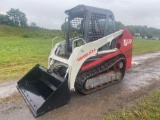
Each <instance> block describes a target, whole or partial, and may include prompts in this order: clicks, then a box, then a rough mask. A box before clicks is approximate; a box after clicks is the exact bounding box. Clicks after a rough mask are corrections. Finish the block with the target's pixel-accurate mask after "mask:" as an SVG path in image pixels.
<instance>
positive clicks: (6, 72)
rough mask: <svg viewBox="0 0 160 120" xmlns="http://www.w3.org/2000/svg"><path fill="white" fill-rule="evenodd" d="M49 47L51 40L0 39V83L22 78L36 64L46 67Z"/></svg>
mask: <svg viewBox="0 0 160 120" xmlns="http://www.w3.org/2000/svg"><path fill="white" fill-rule="evenodd" d="M57 42H60V41H59V40H55V41H54V43H53V44H55V43H57ZM51 47H52V39H51V38H50V39H42V38H20V37H0V68H1V69H0V81H2V80H6V79H15V78H17V77H22V76H23V75H24V74H25V73H26V72H27V71H29V70H30V69H31V68H32V67H33V66H34V65H35V64H37V63H39V64H41V65H43V66H45V67H47V60H48V56H49V54H50V50H51Z"/></svg>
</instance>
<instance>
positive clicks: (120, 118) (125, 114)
mask: <svg viewBox="0 0 160 120" xmlns="http://www.w3.org/2000/svg"><path fill="white" fill-rule="evenodd" d="M159 98H160V89H159V90H156V91H154V92H152V93H150V94H149V95H147V96H145V97H143V98H141V99H140V101H139V102H138V103H137V104H136V105H134V106H132V107H130V108H128V109H127V108H124V109H122V110H119V111H117V112H115V113H113V114H110V115H107V116H106V117H104V118H103V120H159V119H160V99H159Z"/></svg>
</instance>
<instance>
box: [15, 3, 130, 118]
mask: <svg viewBox="0 0 160 120" xmlns="http://www.w3.org/2000/svg"><path fill="white" fill-rule="evenodd" d="M65 13H66V14H67V15H68V17H67V18H66V19H65V23H64V24H63V27H62V29H63V30H64V31H65V32H66V40H65V41H63V42H59V43H57V44H56V45H55V46H54V48H52V50H51V53H50V55H49V58H48V68H47V69H46V68H44V67H42V66H41V65H39V64H37V65H35V66H34V67H33V68H32V69H31V70H30V71H29V72H28V73H27V74H26V75H25V76H24V77H22V78H21V79H20V80H19V81H18V83H17V89H18V90H19V92H20V93H21V95H22V96H23V98H24V99H25V101H26V102H27V104H28V106H29V107H30V109H31V111H32V113H33V114H34V116H35V117H37V116H39V115H41V114H43V113H45V112H47V111H49V110H51V109H56V108H58V107H61V106H63V105H65V104H67V103H68V102H69V100H70V92H71V91H74V90H75V91H77V92H80V93H82V94H90V93H92V92H95V91H97V90H100V89H102V88H104V87H107V86H109V85H112V84H115V83H118V82H120V81H121V80H122V79H123V77H124V75H125V71H126V70H128V69H129V68H130V67H131V61H132V45H133V37H132V35H131V33H130V31H129V30H128V29H127V28H125V29H122V30H119V31H116V30H115V19H114V15H113V13H112V12H111V11H110V10H106V9H101V8H95V7H90V6H86V5H78V6H76V7H74V8H72V9H69V10H66V11H65Z"/></svg>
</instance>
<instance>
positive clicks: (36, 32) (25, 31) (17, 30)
mask: <svg viewBox="0 0 160 120" xmlns="http://www.w3.org/2000/svg"><path fill="white" fill-rule="evenodd" d="M63 35H64V34H63V33H62V32H61V31H60V30H48V29H42V28H29V27H28V28H24V27H17V26H8V25H0V37H22V38H53V37H56V36H63Z"/></svg>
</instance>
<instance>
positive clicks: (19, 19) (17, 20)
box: [7, 8, 28, 27]
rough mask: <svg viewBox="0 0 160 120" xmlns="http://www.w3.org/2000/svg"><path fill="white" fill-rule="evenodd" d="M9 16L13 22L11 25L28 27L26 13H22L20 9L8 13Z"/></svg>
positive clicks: (12, 9)
mask: <svg viewBox="0 0 160 120" xmlns="http://www.w3.org/2000/svg"><path fill="white" fill-rule="evenodd" d="M7 16H8V18H9V19H10V20H11V22H10V23H9V25H14V26H24V27H25V26H28V25H27V18H26V15H25V13H23V12H21V11H20V10H19V9H14V8H11V9H10V10H9V11H8V12H7Z"/></svg>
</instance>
